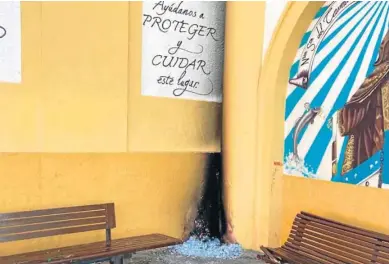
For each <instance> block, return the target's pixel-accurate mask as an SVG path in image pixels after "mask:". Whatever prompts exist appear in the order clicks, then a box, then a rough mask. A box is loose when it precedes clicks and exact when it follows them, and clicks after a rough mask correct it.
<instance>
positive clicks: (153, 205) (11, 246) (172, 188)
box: [0, 153, 207, 256]
mask: <svg viewBox="0 0 389 264" xmlns="http://www.w3.org/2000/svg"><path fill="white" fill-rule="evenodd" d="M206 158H207V154H192V153H164V154H163V153H160V154H153V153H144V154H128V153H120V154H1V155H0V175H2V176H1V177H2V183H1V192H0V208H1V212H11V211H22V210H30V209H32V210H33V209H42V208H53V207H62V206H72V205H80V204H94V203H107V202H114V203H115V210H116V220H117V227H116V228H115V229H114V230H113V233H112V235H113V238H120V237H125V236H130V235H140V234H145V233H151V232H159V233H164V234H167V235H171V236H174V237H181V233H182V231H183V226H184V220H185V214H186V211H187V210H188V208H189V207H190V203H191V201H192V198H193V197H194V196H195V195H196V190H197V189H199V187H200V183H201V180H202V176H203V169H204V164H205V162H206ZM104 239H105V232H104V230H103V231H93V232H87V233H83V234H72V235H64V236H56V237H52V238H45V239H33V240H29V241H19V242H11V243H0V256H1V255H6V254H12V253H20V252H24V251H30V250H39V249H47V248H53V247H59V246H65V245H73V244H77V243H86V242H91V241H96V240H99V241H101V240H104Z"/></svg>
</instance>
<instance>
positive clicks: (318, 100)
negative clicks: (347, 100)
mask: <svg viewBox="0 0 389 264" xmlns="http://www.w3.org/2000/svg"><path fill="white" fill-rule="evenodd" d="M380 4H381V3H380ZM377 10H378V9H377ZM377 10H376V11H375V12H377ZM368 13H369V12H367V13H366V14H365V15H364V16H363V17H362V18H361V19H360V20H359V21H358V22H357V23H356V25H355V26H354V28H353V29H352V30H350V31H349V32H348V33H347V35H346V36H345V37H344V38H343V39H342V41H340V42H339V43H338V45H337V46H336V47H334V49H333V50H332V51H331V52H330V53H329V54H328V55H327V56H326V58H325V59H323V61H322V62H321V63H320V64H319V65H318V66H317V67H316V69H315V70H314V71H313V72H312V74H311V78H312V80H315V79H316V78H317V77H318V76H319V74H320V73H321V72H322V70H323V69H324V68H325V67H326V66H327V64H328V63H329V61H330V60H331V59H332V57H333V56H334V55H335V53H336V52H337V51H338V49H340V48H341V47H342V46H343V45H344V43H345V42H346V41H347V39H348V38H349V37H350V35H351V34H352V33H353V31H354V30H355V28H357V27H358V26H359V24H360V23H361V22H362V21H364V19H365V17H366V16H367V15H368ZM373 17H374V15H373V16H372V17H371V18H370V19H369V22H371V20H372V19H373ZM377 21H378V20H377ZM369 22H368V23H367V24H366V25H365V27H364V29H363V30H362V31H361V33H360V34H359V35H358V37H357V39H356V41H355V42H354V43H353V46H354V47H355V46H356V45H357V44H358V40H359V39H360V38H362V36H363V33H364V30H366V28H367V27H368V26H369ZM352 50H353V48H350V50H349V51H348V53H347V55H346V57H345V58H343V60H342V62H341V65H344V64H345V63H346V62H347V59H348V58H349V57H350V55H351V52H352ZM342 63H343V64H342ZM341 68H342V67H341V66H339V67H338V68H337V70H336V71H335V72H334V73H332V75H331V76H330V78H329V79H328V80H327V82H326V83H325V84H324V86H323V87H322V89H320V91H319V93H318V94H317V95H316V96H315V98H314V99H313V101H312V102H311V105H312V106H313V107H315V106H320V105H321V104H322V103H323V101H324V99H325V97H326V96H327V95H328V93H329V91H330V89H331V87H332V84H333V82H334V81H335V80H336V77H337V76H338V74H339V72H340V70H341ZM304 92H305V90H303V89H295V90H294V91H293V92H292V93H291V94H290V95H289V96H288V98H287V99H286V115H289V114H290V112H291V111H292V109H293V108H294V106H295V105H296V104H297V103H298V102H299V100H300V98H301V97H300V98H298V100H297V97H298V96H299V95H301V96H302V95H303V93H304ZM292 100H296V102H295V103H294V102H293V101H292ZM343 104H344V102H343ZM288 107H289V108H288ZM290 108H291V109H290ZM287 118H288V116H286V117H285V119H287ZM305 131H306V129H304V130H303V131H302V132H301V134H300V135H301V137H299V139H298V142H300V140H301V138H302V136H303V135H304V133H305ZM293 132H294V130H293V129H292V130H291V132H290V133H289V135H288V136H287V137H286V139H285V143H284V151H285V155H288V153H290V152H292V151H293Z"/></svg>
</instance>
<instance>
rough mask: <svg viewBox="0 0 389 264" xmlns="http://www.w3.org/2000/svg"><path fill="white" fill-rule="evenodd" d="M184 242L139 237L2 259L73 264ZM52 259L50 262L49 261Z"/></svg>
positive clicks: (28, 263) (3, 262) (1, 260)
mask: <svg viewBox="0 0 389 264" xmlns="http://www.w3.org/2000/svg"><path fill="white" fill-rule="evenodd" d="M181 242H182V241H180V240H178V239H174V238H171V237H168V236H164V235H160V234H151V235H145V236H137V237H133V238H123V239H118V240H113V241H112V245H111V246H110V247H108V248H107V247H106V246H105V242H97V243H91V244H87V245H84V247H83V248H82V250H80V248H79V246H72V247H66V248H62V249H60V251H59V250H58V249H53V250H45V251H39V252H33V253H30V254H20V255H15V256H10V257H0V263H1V264H15V261H20V262H23V264H36V263H39V264H41V263H50V264H57V263H58V264H59V263H71V262H75V261H82V260H88V259H90V258H104V257H109V256H112V255H116V254H119V255H120V254H123V253H133V252H135V251H138V250H146V249H152V248H156V247H165V246H171V245H175V244H179V243H181ZM49 259H50V262H48V260H49Z"/></svg>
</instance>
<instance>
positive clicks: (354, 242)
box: [291, 225, 389, 253]
mask: <svg viewBox="0 0 389 264" xmlns="http://www.w3.org/2000/svg"><path fill="white" fill-rule="evenodd" d="M296 232H297V226H292V230H291V234H292V235H294V234H295V233H296ZM304 233H306V235H312V236H316V235H317V236H318V237H323V238H324V237H326V238H328V237H329V239H330V240H331V241H334V242H337V243H344V244H347V245H349V246H350V247H351V248H352V247H355V248H356V249H360V247H364V248H371V249H374V248H375V249H381V250H384V251H386V252H388V253H389V248H385V247H382V246H379V245H377V244H375V241H376V240H370V239H369V240H368V241H366V240H361V239H357V238H354V237H353V236H352V235H345V234H341V233H338V232H336V230H331V229H325V228H323V227H322V226H321V227H316V226H314V225H309V228H308V227H306V228H305V229H304Z"/></svg>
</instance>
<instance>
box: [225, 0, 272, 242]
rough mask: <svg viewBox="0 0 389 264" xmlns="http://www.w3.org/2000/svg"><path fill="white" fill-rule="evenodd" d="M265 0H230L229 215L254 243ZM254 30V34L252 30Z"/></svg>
mask: <svg viewBox="0 0 389 264" xmlns="http://www.w3.org/2000/svg"><path fill="white" fill-rule="evenodd" d="M264 7H265V3H264V2H227V15H226V19H227V21H226V28H227V30H226V35H225V38H226V39H225V43H226V44H225V69H224V98H223V147H222V149H223V158H224V164H223V166H224V168H223V169H224V177H225V182H224V190H225V197H224V201H225V204H224V205H225V207H226V212H227V220H228V222H229V223H231V225H232V227H233V232H234V235H235V236H236V239H237V240H238V242H239V243H241V244H242V245H243V246H244V247H246V248H254V246H255V245H254V244H253V241H254V240H256V237H255V236H256V233H255V232H254V231H253V230H254V229H255V228H258V227H259V226H260V225H261V223H260V222H258V219H257V218H256V217H255V210H256V206H257V204H256V203H255V202H256V201H255V199H254V197H255V195H256V194H255V192H256V190H255V184H254V183H255V181H256V175H255V165H256V140H257V134H256V132H257V130H256V126H257V123H256V116H257V104H258V97H257V93H258V78H259V73H260V67H261V60H262V57H261V53H262V43H263V31H264V13H265V9H264ZM253 32H255V34H253Z"/></svg>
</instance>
